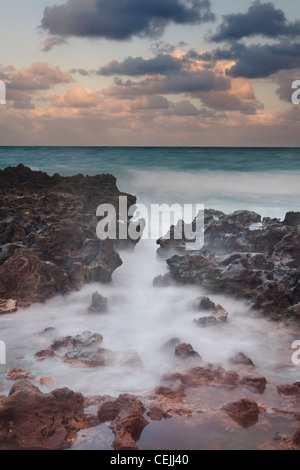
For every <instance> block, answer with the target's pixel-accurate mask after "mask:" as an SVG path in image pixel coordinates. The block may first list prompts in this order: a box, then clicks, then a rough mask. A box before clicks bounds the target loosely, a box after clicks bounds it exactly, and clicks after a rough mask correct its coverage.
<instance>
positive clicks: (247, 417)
mask: <svg viewBox="0 0 300 470" xmlns="http://www.w3.org/2000/svg"><path fill="white" fill-rule="evenodd" d="M223 410H224V411H226V413H227V414H228V415H229V416H230V417H231V418H232V419H233V420H234V421H235V422H236V423H238V424H239V425H240V426H243V427H248V426H254V425H255V424H256V423H258V420H259V414H260V410H259V407H258V405H257V403H255V401H252V400H249V399H247V398H245V399H242V400H239V401H236V402H232V403H228V404H227V405H225V406H224V407H223Z"/></svg>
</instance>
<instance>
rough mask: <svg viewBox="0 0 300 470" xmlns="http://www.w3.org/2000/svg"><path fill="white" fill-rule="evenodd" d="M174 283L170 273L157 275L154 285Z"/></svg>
mask: <svg viewBox="0 0 300 470" xmlns="http://www.w3.org/2000/svg"><path fill="white" fill-rule="evenodd" d="M171 285H172V279H171V276H170V275H169V274H164V275H163V276H162V275H159V276H156V277H155V278H154V279H153V286H154V287H170V286H171Z"/></svg>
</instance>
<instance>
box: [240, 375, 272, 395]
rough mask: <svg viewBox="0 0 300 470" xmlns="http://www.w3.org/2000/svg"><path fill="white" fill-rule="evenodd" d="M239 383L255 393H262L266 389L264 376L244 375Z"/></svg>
mask: <svg viewBox="0 0 300 470" xmlns="http://www.w3.org/2000/svg"><path fill="white" fill-rule="evenodd" d="M240 383H241V385H243V386H244V387H245V388H247V389H249V390H250V391H253V392H255V393H259V394H263V393H264V392H265V390H266V386H267V380H266V378H265V377H256V376H250V375H248V376H246V377H243V378H242V379H241V381H240Z"/></svg>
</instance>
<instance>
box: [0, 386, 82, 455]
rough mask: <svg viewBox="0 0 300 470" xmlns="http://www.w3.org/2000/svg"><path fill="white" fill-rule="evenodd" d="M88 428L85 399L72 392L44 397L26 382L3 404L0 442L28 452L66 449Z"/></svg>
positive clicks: (66, 391)
mask: <svg viewBox="0 0 300 470" xmlns="http://www.w3.org/2000/svg"><path fill="white" fill-rule="evenodd" d="M86 427H88V426H87V424H86V421H85V415H84V397H83V396H82V395H81V394H80V393H74V392H72V391H71V390H69V389H68V388H62V389H58V390H54V391H53V392H51V393H48V394H43V393H42V392H41V391H40V390H39V389H38V388H37V387H36V386H34V385H32V384H31V383H30V382H29V381H27V380H25V379H23V380H20V381H19V382H17V383H16V384H15V385H14V386H13V387H12V389H11V391H10V393H9V396H8V397H7V398H4V399H3V400H2V401H1V402H0V442H1V443H10V442H13V443H16V444H17V445H18V446H20V447H22V448H25V449H49V450H54V449H65V448H68V447H70V446H71V445H72V443H73V442H74V440H75V438H76V435H77V432H78V431H79V430H80V429H84V428H86Z"/></svg>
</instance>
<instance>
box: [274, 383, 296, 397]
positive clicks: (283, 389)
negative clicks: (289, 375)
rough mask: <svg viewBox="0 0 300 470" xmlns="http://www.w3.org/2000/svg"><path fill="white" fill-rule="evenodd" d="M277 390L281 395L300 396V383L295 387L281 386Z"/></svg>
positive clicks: (294, 385)
mask: <svg viewBox="0 0 300 470" xmlns="http://www.w3.org/2000/svg"><path fill="white" fill-rule="evenodd" d="M277 390H278V392H279V393H280V395H286V396H300V382H296V383H294V384H293V385H279V386H278V387H277Z"/></svg>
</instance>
